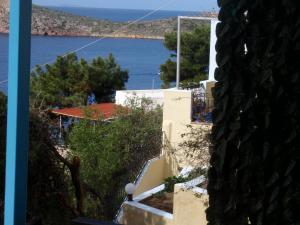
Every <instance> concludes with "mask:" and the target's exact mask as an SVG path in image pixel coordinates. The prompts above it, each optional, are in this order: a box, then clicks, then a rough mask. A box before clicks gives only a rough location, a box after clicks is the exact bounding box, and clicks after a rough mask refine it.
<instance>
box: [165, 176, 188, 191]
mask: <svg viewBox="0 0 300 225" xmlns="http://www.w3.org/2000/svg"><path fill="white" fill-rule="evenodd" d="M187 181H189V179H188V178H185V177H182V176H179V177H176V176H173V177H167V178H166V179H165V180H164V184H165V189H164V191H166V192H169V193H171V192H174V186H175V184H179V183H184V182H187Z"/></svg>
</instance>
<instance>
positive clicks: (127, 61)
mask: <svg viewBox="0 0 300 225" xmlns="http://www.w3.org/2000/svg"><path fill="white" fill-rule="evenodd" d="M95 40H97V38H92V37H49V36H48V37H44V36H33V37H32V47H31V68H34V67H35V65H38V64H40V65H41V64H45V63H48V64H51V63H53V60H55V58H56V57H57V56H59V55H63V54H65V53H66V52H70V51H72V50H74V49H77V48H80V47H82V46H84V45H86V44H88V43H91V42H93V41H95ZM110 53H112V54H113V55H114V56H115V58H116V60H117V62H118V63H119V64H120V65H121V67H122V69H128V71H129V81H128V83H127V85H126V87H127V89H129V90H135V89H137V90H138V89H151V88H153V87H154V88H155V89H158V88H160V86H161V84H162V82H161V80H160V77H159V75H158V73H159V68H160V65H161V64H163V63H164V62H165V61H166V60H167V58H168V57H169V55H170V52H169V51H168V50H167V49H166V48H165V47H164V45H163V41H161V40H146V39H114V38H106V39H103V40H101V41H99V42H97V43H96V44H94V45H91V46H89V47H87V48H85V49H83V50H82V51H79V52H78V53H77V55H78V56H79V57H81V58H84V59H86V60H92V59H93V58H95V57H98V56H101V57H107V56H108V55H109V54H110ZM7 55H8V35H5V34H0V90H1V91H3V92H4V93H7V82H4V81H5V80H6V79H7V73H8V72H7V58H8V56H7Z"/></svg>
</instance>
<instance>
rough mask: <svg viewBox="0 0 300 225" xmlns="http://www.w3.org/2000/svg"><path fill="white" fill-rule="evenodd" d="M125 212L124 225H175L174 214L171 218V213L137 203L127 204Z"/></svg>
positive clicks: (124, 208)
mask: <svg viewBox="0 0 300 225" xmlns="http://www.w3.org/2000/svg"><path fill="white" fill-rule="evenodd" d="M123 210H124V217H123V221H122V223H123V224H124V225H174V223H173V218H172V217H173V216H172V214H170V215H171V216H170V215H169V213H164V212H162V211H161V210H155V209H154V208H151V207H148V206H146V205H143V204H139V203H137V204H134V205H131V204H130V203H129V202H127V203H126V204H125V205H124V206H123ZM180 225H183V224H180ZM187 225H188V224H187Z"/></svg>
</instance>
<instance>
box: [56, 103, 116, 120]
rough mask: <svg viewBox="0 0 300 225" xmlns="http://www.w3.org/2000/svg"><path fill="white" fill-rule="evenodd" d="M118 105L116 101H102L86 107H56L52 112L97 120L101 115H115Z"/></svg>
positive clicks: (105, 116) (110, 116) (104, 116)
mask: <svg viewBox="0 0 300 225" xmlns="http://www.w3.org/2000/svg"><path fill="white" fill-rule="evenodd" d="M117 107H118V106H117V105H116V104H115V103H101V104H94V105H89V106H86V107H75V108H64V109H56V110H52V111H51V113H53V114H56V115H60V116H67V117H73V118H80V119H84V118H89V117H90V119H91V120H97V119H99V118H101V117H103V118H104V119H109V118H112V117H114V115H115V113H116V108H117ZM88 113H91V115H90V116H88V115H87V114H88Z"/></svg>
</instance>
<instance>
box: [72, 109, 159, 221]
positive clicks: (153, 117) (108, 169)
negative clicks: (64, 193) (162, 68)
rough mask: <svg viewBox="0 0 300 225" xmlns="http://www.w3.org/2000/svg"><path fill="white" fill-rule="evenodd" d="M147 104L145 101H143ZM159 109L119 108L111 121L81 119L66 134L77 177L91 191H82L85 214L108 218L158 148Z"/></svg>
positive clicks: (156, 153) (110, 217)
mask: <svg viewBox="0 0 300 225" xmlns="http://www.w3.org/2000/svg"><path fill="white" fill-rule="evenodd" d="M146 106H147V104H146ZM161 125H162V112H161V109H154V110H148V109H147V107H145V106H143V107H139V106H137V105H136V106H134V107H133V108H131V109H129V110H128V109H127V108H126V109H124V108H121V109H119V110H118V113H117V118H116V119H115V120H113V121H111V122H108V123H107V122H103V121H97V122H95V123H93V122H90V121H82V122H80V123H79V124H77V125H75V126H74V128H73V129H72V131H71V134H70V136H69V147H70V149H71V154H72V155H76V156H78V157H80V160H81V177H82V180H83V182H84V183H85V184H86V185H88V186H89V187H90V188H89V189H90V190H91V189H92V190H93V192H90V193H87V194H86V201H85V203H86V204H85V205H86V207H85V211H86V215H88V216H90V217H94V218H99V219H112V217H113V216H114V215H115V213H116V210H117V209H118V208H119V207H120V204H121V203H122V200H123V197H124V187H125V185H126V184H127V183H129V182H131V181H133V180H134V179H135V177H136V175H137V174H138V172H139V171H140V169H141V168H142V166H143V164H144V163H145V162H146V161H147V160H148V159H150V158H153V157H155V156H157V155H159V153H160V149H161V145H162V143H161V135H162V133H161Z"/></svg>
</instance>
